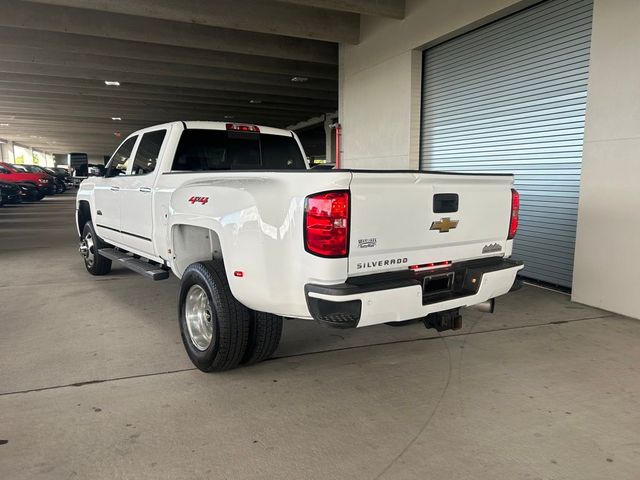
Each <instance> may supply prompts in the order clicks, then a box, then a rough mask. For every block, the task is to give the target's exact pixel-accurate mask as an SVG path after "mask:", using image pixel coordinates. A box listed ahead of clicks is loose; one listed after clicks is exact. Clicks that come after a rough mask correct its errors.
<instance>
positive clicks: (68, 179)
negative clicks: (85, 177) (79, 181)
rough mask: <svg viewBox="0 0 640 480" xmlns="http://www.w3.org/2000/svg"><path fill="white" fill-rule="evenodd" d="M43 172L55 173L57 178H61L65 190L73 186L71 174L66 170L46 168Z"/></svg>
mask: <svg viewBox="0 0 640 480" xmlns="http://www.w3.org/2000/svg"><path fill="white" fill-rule="evenodd" d="M45 170H47V171H49V170H51V171H53V172H55V173H56V175H58V176H59V178H62V180H63V181H64V184H65V185H66V186H67V188H72V187H73V186H74V184H73V177H72V176H71V172H70V171H69V170H68V169H66V168H63V167H54V168H47V169H45Z"/></svg>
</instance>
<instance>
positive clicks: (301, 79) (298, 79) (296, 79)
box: [291, 77, 309, 83]
mask: <svg viewBox="0 0 640 480" xmlns="http://www.w3.org/2000/svg"><path fill="white" fill-rule="evenodd" d="M291 81H292V82H295V83H304V82H308V81H309V77H292V78H291Z"/></svg>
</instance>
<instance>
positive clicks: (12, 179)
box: [0, 162, 55, 195]
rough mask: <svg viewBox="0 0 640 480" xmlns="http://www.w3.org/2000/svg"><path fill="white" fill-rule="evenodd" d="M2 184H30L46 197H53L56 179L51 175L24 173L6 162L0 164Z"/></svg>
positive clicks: (0, 180)
mask: <svg viewBox="0 0 640 480" xmlns="http://www.w3.org/2000/svg"><path fill="white" fill-rule="evenodd" d="M0 182H8V183H30V184H33V185H34V186H35V187H36V188H37V189H38V192H40V193H42V194H44V195H52V194H53V193H54V192H55V184H54V179H53V177H52V176H51V175H47V174H46V173H32V172H24V171H21V170H19V169H17V168H15V167H14V166H13V165H11V164H9V163H4V162H0Z"/></svg>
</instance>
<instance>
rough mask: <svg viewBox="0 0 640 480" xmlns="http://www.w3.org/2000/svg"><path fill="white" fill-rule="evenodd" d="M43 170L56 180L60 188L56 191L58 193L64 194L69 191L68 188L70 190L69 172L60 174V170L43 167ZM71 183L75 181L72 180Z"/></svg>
mask: <svg viewBox="0 0 640 480" xmlns="http://www.w3.org/2000/svg"><path fill="white" fill-rule="evenodd" d="M42 170H44V171H45V172H47V173H48V174H49V175H51V176H53V177H54V178H55V179H56V185H58V187H59V188H58V189H57V190H56V193H64V192H66V191H67V188H69V184H68V182H69V181H70V180H71V175H69V172H66V171H62V172H60V171H58V169H54V168H48V167H42ZM71 183H72V184H73V180H71ZM58 190H59V191H58Z"/></svg>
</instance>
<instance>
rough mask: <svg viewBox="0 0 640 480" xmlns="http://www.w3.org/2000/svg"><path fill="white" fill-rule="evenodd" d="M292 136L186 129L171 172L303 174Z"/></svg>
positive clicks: (300, 159)
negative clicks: (236, 171)
mask: <svg viewBox="0 0 640 480" xmlns="http://www.w3.org/2000/svg"><path fill="white" fill-rule="evenodd" d="M306 168H307V166H306V164H305V162H304V158H303V157H302V152H301V151H300V147H299V146H298V143H297V142H296V141H295V139H294V138H293V137H291V136H284V135H268V134H263V133H255V132H236V131H226V130H202V129H189V130H185V131H184V132H183V133H182V137H181V138H180V143H179V144H178V149H177V150H176V156H175V158H174V160H173V167H172V170H174V171H175V170H178V171H192V172H196V171H210V170H305V169H306Z"/></svg>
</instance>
